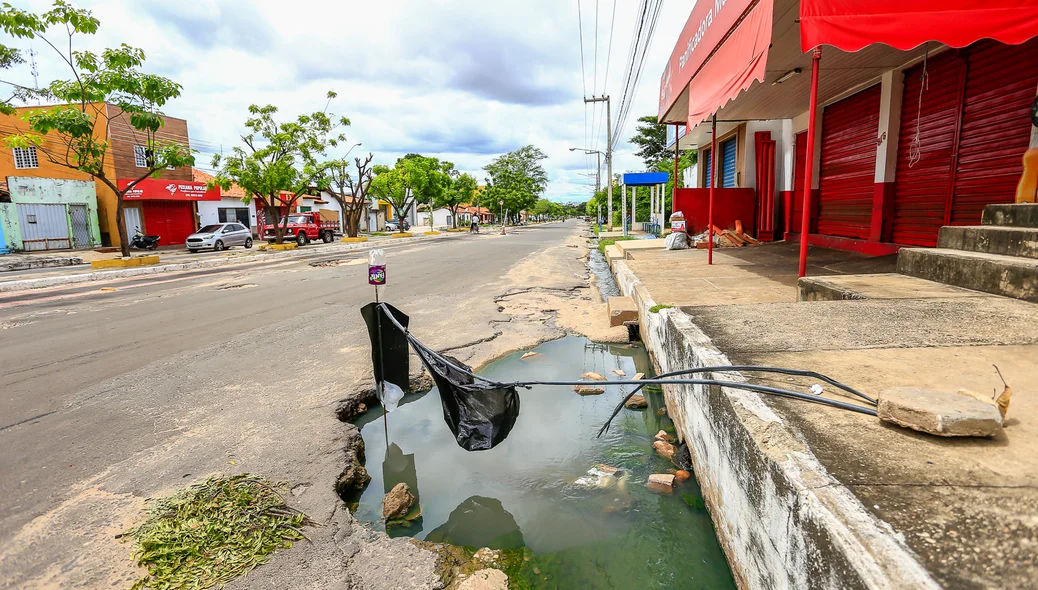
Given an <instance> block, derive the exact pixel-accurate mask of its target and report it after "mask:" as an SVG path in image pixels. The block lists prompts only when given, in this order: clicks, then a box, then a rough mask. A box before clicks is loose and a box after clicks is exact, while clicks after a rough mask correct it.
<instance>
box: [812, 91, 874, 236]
mask: <svg viewBox="0 0 1038 590" xmlns="http://www.w3.org/2000/svg"><path fill="white" fill-rule="evenodd" d="M879 102H880V87H879V85H878V84H877V85H875V86H872V87H871V88H869V89H867V90H863V91H861V92H859V93H857V94H855V95H854V96H851V97H848V98H845V99H843V100H841V101H840V102H837V103H835V104H831V105H829V106H827V107H825V111H824V112H823V113H822V161H821V165H820V166H819V174H818V192H819V197H818V233H820V234H824V235H831V236H844V237H848V238H862V239H865V238H868V237H869V230H870V228H871V225H872V201H873V194H874V192H875V187H874V185H875V178H876V147H877V142H876V138H877V136H878V134H879Z"/></svg>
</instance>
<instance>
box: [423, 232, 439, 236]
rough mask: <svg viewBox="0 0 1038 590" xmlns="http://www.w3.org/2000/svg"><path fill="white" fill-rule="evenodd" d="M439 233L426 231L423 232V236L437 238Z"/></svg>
mask: <svg viewBox="0 0 1038 590" xmlns="http://www.w3.org/2000/svg"><path fill="white" fill-rule="evenodd" d="M440 233H442V232H438V231H427V232H425V235H427V236H438V235H440Z"/></svg>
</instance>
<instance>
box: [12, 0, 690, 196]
mask: <svg viewBox="0 0 1038 590" xmlns="http://www.w3.org/2000/svg"><path fill="white" fill-rule="evenodd" d="M73 1H74V3H75V4H76V5H77V6H82V7H87V8H90V9H91V10H93V12H94V15H95V16H96V17H97V18H99V19H100V21H101V29H100V30H99V32H98V34H97V35H96V37H95V38H93V39H90V38H82V39H81V40H80V41H79V46H80V47H83V48H91V49H99V48H101V47H103V46H113V45H117V44H119V43H127V44H129V45H133V46H136V47H140V48H142V49H144V51H145V52H146V54H147V57H148V60H147V68H146V69H147V71H149V72H152V73H157V74H161V75H164V76H167V77H170V78H172V79H173V80H175V81H177V82H179V83H180V84H182V85H183V87H184V92H183V96H182V97H181V98H179V99H177V100H176V101H174V102H173V103H171V104H169V105H168V106H167V107H166V108H165V112H166V113H167V114H169V115H172V116H176V117H181V118H184V119H187V120H188V125H189V130H190V134H191V139H192V144H193V147H195V148H197V149H199V150H200V152H201V153H200V154H199V164H200V167H203V168H207V167H209V166H210V158H211V154H212V152H213V151H219V150H220V149H221V148H222V149H227V148H229V147H230V146H233V145H235V143H236V142H237V141H238V137H239V135H240V133H241V131H242V122H243V121H244V120H245V118H246V109H247V107H248V105H250V104H253V103H256V104H268V103H269V104H274V105H277V106H278V108H279V109H280V112H281V114H282V115H284V116H286V117H287V116H295V115H296V114H299V113H302V112H311V111H314V110H319V109H321V108H323V107H324V104H325V98H324V97H325V94H326V92H327V91H328V90H334V91H336V92H337V93H338V98H337V99H335V100H334V101H333V102H332V105H331V107H330V109H329V110H330V111H332V112H333V113H335V114H336V115H345V116H347V117H349V118H350V120H351V122H352V124H351V126H350V127H349V128H348V129H347V135H348V136H349V139H350V143H351V144H352V143H355V142H362V144H363V145H362V146H361V147H359V148H356V150H354V153H353V154H352V155H357V153H358V152H360V151H363V152H369V151H370V152H372V153H374V155H375V160H376V162H378V163H387V164H391V163H392V162H393V161H395V160H396V158H397V157H399V156H400V155H403V154H405V153H408V152H418V153H421V154H425V155H430V156H436V157H439V158H442V159H448V160H451V161H453V162H454V163H455V164H456V166H457V167H458V168H459V169H460V170H463V171H467V172H470V173H473V174H474V175H476V177H477V178H478V179H479V180H480V181H481V182H482V179H483V177H484V174H483V173H482V172H481V168H482V167H483V166H484V165H485V164H486V163H488V162H489V161H490V160H492V159H493V158H494V157H495V156H497V155H499V154H501V153H504V152H507V151H509V150H513V149H516V148H518V147H521V146H523V145H525V144H534V145H536V146H538V147H540V148H541V149H543V150H544V151H545V152H546V153H547V154H548V156H549V159H548V160H547V161H546V162H545V168H546V169H547V171H548V175H549V179H550V184H549V187H548V191H547V195H546V196H547V197H548V198H550V199H552V200H556V201H583V200H586V199H587V198H588V197H589V196H590V194H591V193H590V190H589V189H588V186H589V184H593V183H594V179H593V178H591V179H589V178H588V177H586V176H582V174H589V173H590V174H593V173H594V168H595V165H596V164H595V161H594V156H591V157H587V156H584V155H581V154H579V153H573V152H570V151H569V150H568V148H570V147H583V146H587V147H591V148H597V149H602V150H604V149H605V143H606V141H605V127H604V113H602V111H601V110H599V109H592V107H591V106H585V105H584V103H583V101H582V97H583V95H584V92H585V88H586V92H587V94H589V95H590V94H603V93H607V94H610V95H612V96H613V117H614V119H615V117H616V114H617V111H618V107H619V102H620V98H619V95H620V94H621V93H622V83H623V78H624V74H625V70H626V66H627V63H626V62H627V58H628V53H629V50H630V45H631V38H632V35H633V33H634V27H635V24H636V19H637V13H638V11H639V10H640V2H639V1H638V0H616V4H615V21H614V18H613V11H614V4H613V2H612V1H611V0H601V1H599V2H595V1H594V0H580V3H579V8H578V2H577V0H521V1H513V0H494V1H491V2H487V1H486V0H478V1H476V0H474V1H469V0H465V1H462V0H425V1H404V0H381V1H371V0H368V1H362V2H355V1H352V0H348V1H329V2H317V1H311V0H294V1H291V2H286V1H284V0H279V1H269V2H268V1H249V2H246V1H239V0H191V1H190V2H177V1H173V0H166V1H161V2H160V1H155V0H102V1H99V2H89V1H86V0H80V1H79V2H75V0H73ZM13 4H15V5H17V6H19V7H23V8H29V9H33V10H45V9H46V8H47V7H48V6H49V4H50V3H49V2H26V1H18V0H13ZM693 4H694V2H693V1H684V2H681V1H672V2H669V3H665V4H664V7H663V10H662V12H661V14H660V17H659V21H658V24H657V27H656V31H655V35H654V39H653V42H652V46H651V49H650V52H649V55H648V58H647V59H646V61H645V68H644V72H643V74H642V78H641V82H640V84H639V85H638V87H637V89H636V93H635V97H634V101H633V106H632V108H631V114H630V117H629V120H628V122H627V124H626V126H625V128H624V129H623V136H622V137H623V138H624V140H623V141H621V142H620V143H619V145H618V146H617V151H616V153H615V155H614V162H613V166H614V172H622V171H625V170H640V169H641V168H642V164H641V161H640V160H639V159H638V158H637V157H635V156H633V154H632V153H631V148H630V145H629V144H628V142H627V141H626V138H628V137H630V135H631V133H632V131H633V129H634V125H635V122H634V120H635V119H636V118H637V117H638V116H641V115H643V114H655V112H656V109H655V105H656V95H657V92H658V88H659V78H660V74H661V73H662V71H663V64H664V63H665V61H666V59H667V57H668V56H669V54H670V51H671V49H672V48H673V46H674V43H675V42H676V40H677V35H678V33H679V32H680V30H681V27H682V26H683V25H684V23H685V20H686V19H687V18H688V14H689V12H690V11H691V8H692V5H693ZM578 9H579V12H580V14H581V16H582V19H580V18H578ZM596 10H597V12H598V18H597V27H598V35H597V72H596V68H595V65H596V35H595V27H596V18H595V13H596ZM581 22H582V23H583V40H584V47H583V50H584V75H583V77H582V75H581V45H580V41H579V32H578V24H579V23H581ZM611 23H612V24H613V31H612V43H611V49H610V24H611ZM59 37H60V36H59V35H57V32H55V34H54V35H53V36H52V38H51V40H52V41H53V40H56V39H57V38H59ZM66 42H67V40H66ZM14 44H15V45H17V46H19V47H23V48H25V49H28V48H29V47H30V43H28V42H24V41H19V42H15V43H14ZM31 47H32V49H34V50H35V51H36V52H37V53H38V58H37V60H38V63H39V73H40V83H41V85H42V84H46V83H47V82H49V81H50V80H51V79H53V78H54V77H56V76H62V77H64V76H66V75H67V73H66V71H65V70H62V69H61V68H60V67H59V66H60V65H61V64H60V62H58V61H57V59H56V57H55V56H54V55H53V54H52V53H49V52H51V50H50V48H49V47H47V46H46V45H44V44H43V43H42V42H40V41H36V42H33V43H32V44H31ZM607 61H608V66H609V67H608V69H607V68H606V64H607ZM66 68H67V66H66ZM6 77H8V78H10V79H13V80H15V81H18V82H22V83H30V84H31V81H32V78H31V75H30V73H29V68H28V66H19V67H18V68H17V69H16V70H15V71H14V72H10V73H9V74H8V75H7V76H6ZM343 151H345V150H343ZM336 155H338V154H336ZM603 178H604V174H603Z"/></svg>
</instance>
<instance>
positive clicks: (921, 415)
mask: <svg viewBox="0 0 1038 590" xmlns="http://www.w3.org/2000/svg"><path fill="white" fill-rule="evenodd" d="M877 411H878V414H879V419H880V420H882V421H883V422H890V423H892V424H897V425H898V426H902V427H905V428H911V429H913V430H918V431H920V432H926V433H929V434H935V435H937V436H993V435H995V434H997V433H998V432H1000V431H1001V430H1002V415H1001V414H1000V413H999V411H998V408H997V407H995V406H993V405H991V404H989V403H985V402H982V401H980V400H977V399H974V398H972V397H968V396H965V395H960V394H958V393H954V392H950V391H938V390H933V389H922V388H919V387H894V388H891V389H886V390H884V391H881V392H880V394H879V406H878V408H877Z"/></svg>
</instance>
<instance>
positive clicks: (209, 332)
mask: <svg viewBox="0 0 1038 590" xmlns="http://www.w3.org/2000/svg"><path fill="white" fill-rule="evenodd" d="M575 230H576V223H575V222H569V223H566V224H554V225H547V226H537V227H530V228H522V229H519V230H516V231H514V233H513V234H512V235H508V236H495V235H480V236H469V235H460V236H452V237H450V238H449V239H443V240H435V241H432V240H429V241H422V242H415V243H414V244H410V245H404V246H401V247H399V248H397V249H394V250H393V251H391V252H390V254H389V264H388V276H389V286H388V288H387V289H386V291H385V294H384V297H385V298H386V299H388V300H390V301H392V302H393V303H394V304H395V305H397V306H398V307H400V308H401V309H403V310H405V311H406V312H408V313H410V314H411V316H412V328H413V329H416V330H419V331H425V332H426V334H427V336H428V339H429V341H430V342H429V343H430V344H433V345H436V346H441V347H442V346H461V345H464V344H470V343H471V342H474V341H478V340H479V339H480V338H486V337H487V336H488V335H489V334H490V333H491V332H490V330H489V328H488V327H487V322H488V320H492V319H493V318H494V315H495V314H496V313H497V306H496V304H495V303H494V301H493V298H494V296H495V295H497V294H498V293H499V292H500V291H502V290H503V289H505V288H507V287H509V286H514V285H512V284H510V283H509V281H512V282H513V283H514V277H512V278H510V279H506V277H505V275H506V273H507V271H508V269H509V268H510V267H512V266H513V265H514V264H515V263H516V262H518V261H520V260H521V259H523V258H524V257H526V256H529V255H531V254H533V253H536V252H538V251H540V250H542V249H544V248H546V247H548V246H551V245H558V244H559V243H560V242H561V241H563V240H565V239H567V238H568V237H570V236H572V235H573V234H574V231H575ZM366 258H367V253H366V252H353V253H345V254H337V255H328V256H324V257H319V258H309V259H302V260H300V259H291V260H287V261H285V262H275V263H270V264H262V265H261V264H255V265H248V266H244V267H237V268H234V267H231V268H219V269H206V270H202V271H194V272H190V271H188V272H181V273H175V274H169V275H162V276H148V277H139V278H135V279H124V280H113V281H110V282H105V283H91V284H89V285H78V286H72V287H69V288H53V289H46V290H39V291H33V292H31V293H12V294H4V295H3V296H0V374H2V377H0V392H2V393H0V448H2V449H3V452H2V453H0V473H2V474H3V477H2V478H0V546H3V545H5V544H6V543H7V542H8V541H9V540H10V539H12V538H13V537H15V536H16V535H18V534H19V531H20V530H22V528H23V527H25V526H26V525H27V523H30V521H32V520H33V519H36V518H38V517H41V515H46V514H47V513H48V512H49V511H52V510H54V509H55V508H57V507H58V506H60V505H62V504H63V503H67V502H68V501H69V499H70V498H73V497H75V495H76V493H78V492H79V491H81V490H82V489H83V488H84V486H86V485H87V484H88V483H89V482H92V481H94V482H96V481H102V480H103V481H104V482H105V485H106V486H108V488H111V489H112V490H114V491H125V492H127V493H131V494H141V495H144V494H147V493H151V492H152V491H154V490H155V489H156V488H161V487H163V486H165V485H172V484H173V483H175V482H176V480H177V479H178V478H182V477H187V476H188V475H191V474H198V473H204V472H206V470H210V469H212V468H213V466H219V465H226V464H227V463H228V462H230V463H231V464H232V465H237V464H238V463H241V464H242V466H245V467H247V468H251V469H253V470H254V471H257V472H263V471H264V470H265V469H269V470H270V471H274V472H277V471H278V461H283V460H284V457H278V458H274V459H264V457H266V456H267V455H269V453H267V455H264V453H265V452H266V450H267V449H268V445H275V444H276V445H282V446H283V447H287V446H292V445H295V446H293V447H292V448H293V449H298V451H293V452H298V453H301V454H305V453H307V452H311V451H308V450H307V449H320V451H319V452H330V451H327V449H328V448H329V440H330V439H331V438H332V437H331V435H330V434H329V433H322V432H307V428H306V427H305V423H303V424H300V423H299V422H292V421H291V420H290V419H289V418H288V416H294V414H292V410H293V409H294V408H307V409H312V408H313V407H315V406H318V405H321V406H328V405H329V404H331V403H332V402H334V400H335V399H336V396H337V395H340V394H341V391H342V390H343V388H346V387H349V386H350V384H352V383H354V382H356V381H357V379H359V378H360V377H362V375H361V373H365V372H369V371H370V368H369V367H368V366H367V364H368V363H369V361H367V359H368V358H370V357H367V354H368V352H367V350H368V348H367V337H366V332H365V331H364V329H363V323H362V321H361V319H360V315H359V313H358V310H359V308H360V307H361V306H362V305H364V304H366V303H368V302H369V301H371V300H372V289H371V287H369V286H368V285H367V282H366V268H367V267H366ZM320 261H324V262H332V263H333V264H335V265H333V266H313V263H315V262H320ZM320 411H321V412H325V411H327V412H328V413H329V414H330V413H331V411H330V409H328V408H324V407H322V409H321V410H320ZM321 415H322V416H323V415H324V414H321ZM278 416H286V418H285V420H279V419H278ZM292 419H295V418H292ZM322 419H323V418H322ZM282 423H285V424H290V425H291V428H290V429H289V430H288V431H285V430H282V429H281V428H280V425H281V424H282ZM286 428H287V427H286ZM249 437H254V438H249ZM300 440H302V442H300ZM289 441H291V442H289ZM170 449H175V450H176V451H177V452H176V453H174V452H173V451H171V450H170ZM228 449H230V450H228ZM312 452H318V451H316V450H315V451H312ZM228 456H232V457H234V456H236V457H238V460H237V461H235V460H233V459H231V460H230V461H228V460H227V459H226V457H228ZM156 457H159V458H161V460H159V459H156ZM171 457H175V459H172V458H171ZM250 460H251V463H250ZM149 461H150V462H149ZM113 474H122V475H121V476H120V477H117V478H114V479H113ZM104 478H107V479H104ZM24 563H25V562H20V563H19V566H18V567H22V566H23V565H24ZM30 566H31V564H29V565H24V567H30Z"/></svg>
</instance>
